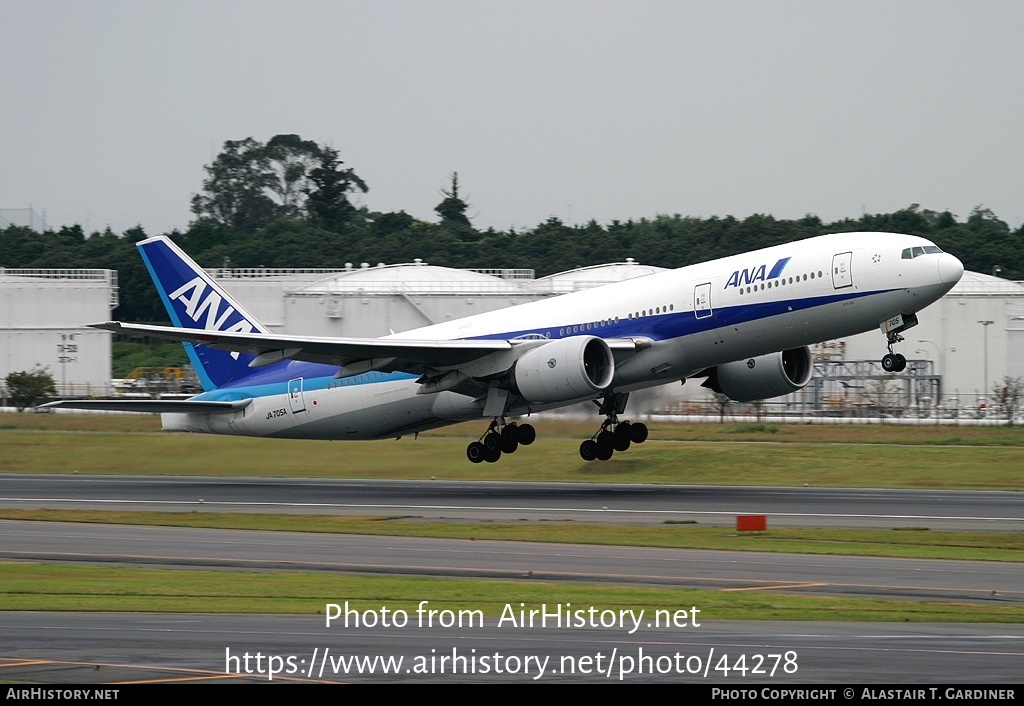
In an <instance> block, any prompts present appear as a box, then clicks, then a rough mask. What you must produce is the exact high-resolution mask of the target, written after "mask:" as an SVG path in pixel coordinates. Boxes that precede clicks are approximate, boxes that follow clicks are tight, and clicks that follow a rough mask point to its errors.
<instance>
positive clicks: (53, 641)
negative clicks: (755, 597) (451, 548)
mask: <svg viewBox="0 0 1024 706" xmlns="http://www.w3.org/2000/svg"><path fill="white" fill-rule="evenodd" d="M1022 640H1024V634H1022V632H1021V629H1020V626H1006V625H936V624H913V623H910V624H878V625H873V624H868V625H862V624H855V623H840V622H828V623H821V622H752V621H714V620H710V621H705V622H703V623H702V624H701V625H700V627H691V628H688V629H672V630H664V629H662V630H659V629H657V628H646V627H644V628H641V629H639V630H637V631H635V632H634V633H633V634H632V635H631V634H629V633H628V631H627V630H622V629H614V628H579V629H574V628H565V627H562V628H559V627H555V626H548V627H544V628H541V627H537V628H533V629H522V628H514V627H511V626H507V625H506V626H498V625H497V623H496V621H495V620H489V621H487V622H486V624H485V625H484V626H482V627H472V628H463V629H458V628H439V627H433V628H426V627H419V626H417V625H416V619H415V614H413V615H411V616H410V624H409V625H407V626H406V627H404V628H397V627H395V628H391V629H376V630H368V629H365V628H353V627H350V628H345V627H343V626H340V625H339V624H338V623H335V624H334V625H332V626H331V627H329V628H328V627H326V625H325V621H324V618H323V616H277V615H270V616H264V615H254V616H242V615H160V614H126V615H110V614H95V613H83V614H62V613H29V612H25V613H0V654H2V655H3V657H2V658H0V679H6V680H10V681H28V682H36V683H49V684H59V683H75V684H96V683H104V684H111V685H117V684H135V683H153V682H164V683H166V682H171V683H174V682H183V683H208V682H213V683H235V682H263V683H266V682H268V681H271V679H270V675H269V674H268V671H269V670H268V665H269V664H270V658H271V657H277V658H279V659H280V662H276V664H277V665H278V667H279V668H280V669H281V670H282V671H280V672H279V673H278V674H277V675H275V676H274V678H273V681H274V682H286V683H288V682H307V681H321V682H327V681H329V682H351V681H371V682H416V683H422V682H467V681H490V682H495V681H497V682H501V681H505V682H527V683H529V682H561V683H584V682H591V683H592V682H613V683H619V682H648V681H667V682H676V683H678V682H695V683H714V684H717V685H726V686H729V687H734V688H744V689H757V690H758V693H759V694H760V690H761V689H764V688H772V687H775V686H777V685H782V684H793V683H803V684H834V685H836V686H837V689H838V696H837V697H834V698H840V697H842V694H843V691H844V688H848V687H850V686H852V685H858V684H871V683H874V684H879V683H883V684H886V683H887V684H891V685H910V684H932V685H938V684H958V683H961V684H962V683H971V684H1007V685H1014V684H1018V685H1019V684H1020V665H1021V662H1022V658H1024V647H1022V644H1024V642H1022ZM246 653H248V654H249V655H250V657H251V658H252V659H250V660H249V663H248V664H249V668H250V670H251V671H250V673H245V669H246V662H245V661H244V660H241V659H238V658H239V657H241V656H243V655H245V654H246ZM257 654H258V655H261V656H262V660H261V664H262V672H259V671H257V662H256V659H255V657H256V655H257ZM231 656H233V657H235V658H236V659H238V661H236V662H231V661H229V659H228V658H229V657H231ZM289 657H291V658H292V661H291V662H290V663H289V662H288V661H287V658H289ZM353 658H355V659H353ZM459 658H461V659H459ZM485 658H486V659H487V660H488V661H487V662H484V659H485ZM645 658H646V659H645ZM741 658H742V661H741ZM723 659H724V661H723ZM399 660H401V661H400V662H399ZM471 660H472V661H471ZM289 664H293V665H294V671H292V672H291V673H287V670H288V668H289ZM737 665H740V666H742V667H743V671H742V672H741V671H739V670H737V669H733V667H736V666H737ZM418 667H419V669H421V670H422V671H420V672H417V671H416V670H417V668H418ZM541 667H543V671H542V670H541ZM641 669H642V670H644V672H643V673H640V670H641ZM755 669H757V670H758V671H754V670H755ZM499 670H500V671H499ZM226 671H230V672H233V673H226ZM239 672H241V673H239ZM861 693H862V692H861V691H860V690H857V692H856V694H857V696H858V697H859V696H860V695H861Z"/></svg>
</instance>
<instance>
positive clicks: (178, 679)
mask: <svg viewBox="0 0 1024 706" xmlns="http://www.w3.org/2000/svg"><path fill="white" fill-rule="evenodd" d="M155 669H160V667H155ZM253 676H254V675H252V674H248V675H246V674H220V673H219V672H213V673H210V674H197V675H196V676H193V677H173V678H171V679H137V680H135V681H116V682H110V683H111V684H179V683H182V682H192V681H206V680H210V679H237V678H239V677H241V678H243V679H244V678H247V677H248V678H252V677H253Z"/></svg>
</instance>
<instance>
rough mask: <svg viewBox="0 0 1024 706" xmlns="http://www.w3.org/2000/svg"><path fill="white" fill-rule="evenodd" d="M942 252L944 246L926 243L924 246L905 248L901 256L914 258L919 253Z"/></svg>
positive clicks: (906, 258) (905, 258)
mask: <svg viewBox="0 0 1024 706" xmlns="http://www.w3.org/2000/svg"><path fill="white" fill-rule="evenodd" d="M940 252H942V248H940V247H938V246H937V245H925V246H924V247H921V246H920V245H919V246H917V247H914V248H903V254H902V255H901V256H900V257H901V258H902V259H904V260H913V259H914V258H915V257H918V256H919V255H934V254H936V253H940Z"/></svg>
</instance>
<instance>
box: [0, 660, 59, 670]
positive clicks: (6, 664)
mask: <svg viewBox="0 0 1024 706" xmlns="http://www.w3.org/2000/svg"><path fill="white" fill-rule="evenodd" d="M36 664H49V661H48V660H45V659H36V660H31V661H28V662H4V663H3V664H0V669H3V668H5V667H31V666H33V665H36Z"/></svg>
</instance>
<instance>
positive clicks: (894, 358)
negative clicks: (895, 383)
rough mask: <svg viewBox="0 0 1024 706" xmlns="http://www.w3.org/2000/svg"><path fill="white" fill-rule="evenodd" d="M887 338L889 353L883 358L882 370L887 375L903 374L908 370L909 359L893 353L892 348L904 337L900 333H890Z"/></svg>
mask: <svg viewBox="0 0 1024 706" xmlns="http://www.w3.org/2000/svg"><path fill="white" fill-rule="evenodd" d="M886 338H887V339H888V341H889V352H888V353H887V354H885V355H884V356H882V370H884V371H885V372H887V373H902V372H903V371H904V370H906V369H907V358H906V356H904V355H902V354H900V353H893V352H892V347H893V345H894V344H896V343H899V342H900V341H902V340H903V336H901V335H899V334H898V333H889V334H886Z"/></svg>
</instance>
